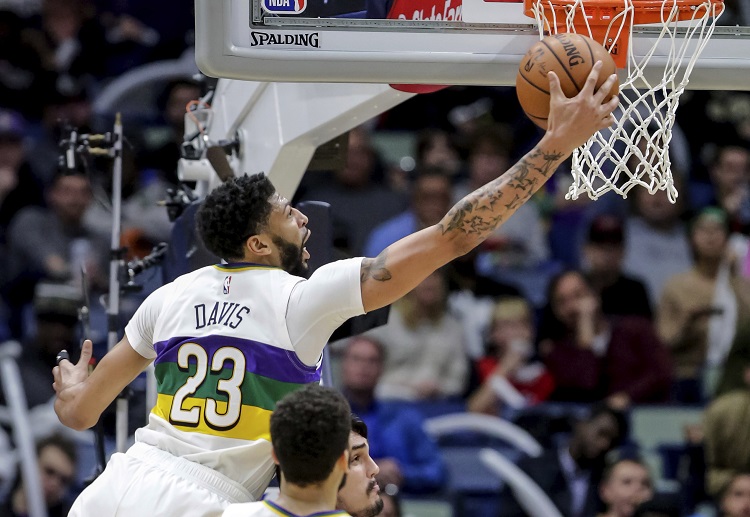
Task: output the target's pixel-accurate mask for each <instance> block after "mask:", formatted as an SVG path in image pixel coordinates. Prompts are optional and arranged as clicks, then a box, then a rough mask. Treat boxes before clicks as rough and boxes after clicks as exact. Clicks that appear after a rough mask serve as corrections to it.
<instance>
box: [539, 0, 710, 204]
mask: <svg viewBox="0 0 750 517" xmlns="http://www.w3.org/2000/svg"><path fill="white" fill-rule="evenodd" d="M698 1H700V0H698ZM622 2H623V8H622V10H621V11H620V12H619V14H618V15H617V16H613V17H612V20H611V22H610V23H609V26H608V28H607V37H606V39H607V40H608V41H617V39H618V37H619V36H620V35H621V33H622V31H627V30H629V29H628V27H632V26H633V24H632V20H633V13H634V8H633V0H622ZM584 3H585V0H570V3H569V4H568V5H566V6H565V10H566V11H567V16H566V20H565V25H566V27H567V28H566V29H565V30H564V31H563V29H560V30H559V31H558V30H557V29H556V27H557V26H558V23H557V22H558V20H557V19H556V16H561V15H560V14H556V11H555V9H553V8H552V5H551V4H550V2H549V0H537V1H536V2H535V3H534V5H533V12H534V15H535V18H536V20H537V23H538V26H539V31H540V36H541V35H542V34H545V33H546V34H554V33H556V32H578V33H583V34H584V35H586V36H591V28H590V27H589V26H588V21H587V22H586V23H587V27H586V29H588V34H586V33H585V32H583V31H582V30H581V29H580V28H578V29H577V28H576V27H575V25H574V23H573V19H574V16H575V15H576V14H578V16H579V17H580V15H581V14H582V13H583V12H585V5H584ZM558 5H559V3H558ZM723 7H724V4H723V3H715V2H711V0H704V1H703V2H702V3H697V2H696V3H695V4H694V6H693V8H692V18H690V19H689V20H683V21H678V19H677V17H678V14H679V6H678V4H677V3H676V2H675V1H674V0H663V1H662V2H661V31H660V32H659V33H657V32H656V31H654V33H653V35H651V34H649V35H648V41H650V40H651V39H654V42H653V45H652V46H651V47H650V49H649V50H648V51H647V52H646V53H645V54H644V55H643V56H642V57H640V58H637V57H636V56H634V55H633V38H632V31H631V33H630V34H629V36H628V37H629V44H628V52H627V72H628V78H627V80H626V81H625V82H624V83H622V84H621V85H620V94H619V97H620V105H619V107H618V109H617V110H616V111H615V114H614V115H615V119H616V122H615V123H614V124H613V125H612V127H611V128H609V129H607V130H604V131H600V132H598V133H596V134H594V136H592V137H591V138H590V139H589V140H588V142H586V144H584V145H583V146H581V147H579V148H578V149H576V151H575V152H574V153H573V166H572V173H573V184H572V185H571V186H570V189H569V190H568V193H567V194H566V199H577V198H578V196H579V195H580V194H581V193H584V192H585V193H586V194H588V196H589V197H590V198H591V199H597V198H598V197H599V196H601V195H602V194H605V193H607V192H609V191H614V192H617V193H618V194H620V195H621V196H622V197H627V193H628V192H629V191H630V189H632V188H633V187H635V186H636V185H640V186H642V187H645V188H647V189H648V191H649V193H651V194H653V193H655V192H656V191H658V190H666V191H667V193H668V195H669V199H670V201H672V202H673V203H674V202H675V200H676V198H677V190H676V189H675V186H674V182H673V180H672V173H671V171H670V158H669V142H670V140H671V139H672V127H673V125H674V121H675V112H676V111H677V106H678V104H679V99H680V95H682V92H683V91H684V90H685V86H686V85H687V83H688V78H689V76H690V73H691V72H692V70H693V66H694V65H695V63H696V61H697V60H698V56H700V54H701V52H702V51H703V48H704V47H705V45H706V43H707V42H708V40H709V38H710V37H711V34H713V31H714V28H715V27H716V20H717V18H718V17H719V15H720V14H721V13H722V11H723ZM545 8H546V11H545ZM656 8H657V9H658V3H657V7H656ZM683 9H685V7H684V6H683ZM545 17H546V18H545ZM628 18H629V19H628ZM584 19H586V17H585V16H584ZM627 21H630V22H631V23H630V24H628V23H626V22H627ZM656 27H658V25H656ZM641 41H647V40H646V39H645V38H641ZM657 49H658V50H659V52H658V54H660V55H666V56H667V57H666V63H665V64H664V72H663V75H662V76H661V77H660V78H659V77H657V76H658V73H654V70H653V68H652V69H651V70H650V71H649V72H646V70H645V69H646V66H647V65H648V63H649V61H650V60H651V58H652V56H654V54H656V53H657V52H656V51H657ZM639 53H640V52H639Z"/></svg>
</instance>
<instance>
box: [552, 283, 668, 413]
mask: <svg viewBox="0 0 750 517" xmlns="http://www.w3.org/2000/svg"><path fill="white" fill-rule="evenodd" d="M549 303H550V307H551V312H552V314H553V315H554V316H555V318H556V319H557V320H558V321H559V322H560V323H561V326H562V330H563V334H561V335H560V337H559V338H556V339H550V340H548V341H547V342H545V343H541V344H540V351H541V353H542V357H543V359H544V362H545V364H546V365H547V368H549V370H550V372H551V373H552V376H553V377H554V379H555V385H556V388H555V392H554V393H553V395H552V398H553V399H555V400H560V401H568V402H590V401H598V400H602V399H604V398H606V399H607V400H608V401H609V402H610V404H612V405H613V406H615V407H618V408H626V407H628V406H629V405H630V404H631V403H636V404H639V403H644V402H662V401H664V400H666V399H667V397H668V394H669V387H670V372H671V365H670V361H669V356H668V354H667V350H666V349H665V348H664V346H663V345H662V344H661V342H660V341H659V338H658V337H657V335H656V331H655V330H654V328H653V326H652V325H651V323H650V322H649V321H648V320H646V319H645V318H638V317H633V316H620V317H606V316H604V314H602V311H601V301H600V299H599V297H598V295H597V294H596V293H595V292H594V290H593V289H592V288H591V286H590V285H589V283H588V281H587V280H586V277H584V275H583V274H582V273H580V272H578V271H567V272H564V273H562V274H560V275H558V276H557V277H556V278H555V279H553V281H552V282H551V283H550V287H549Z"/></svg>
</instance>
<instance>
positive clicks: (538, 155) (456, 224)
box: [438, 149, 564, 237]
mask: <svg viewBox="0 0 750 517" xmlns="http://www.w3.org/2000/svg"><path fill="white" fill-rule="evenodd" d="M563 156H564V155H563V153H559V152H548V151H543V150H541V149H535V150H534V151H532V152H531V153H530V154H529V155H528V156H526V157H525V158H523V159H522V160H521V161H519V162H518V163H517V164H516V165H515V166H514V167H513V168H512V169H510V170H509V171H508V172H507V173H506V174H503V175H502V176H500V177H499V178H497V179H496V180H494V181H492V182H490V183H488V184H487V185H485V186H483V187H481V188H479V189H477V190H476V191H474V192H472V193H471V194H469V195H468V196H466V197H465V198H464V199H462V200H461V201H459V202H458V204H456V206H454V207H453V208H452V209H451V210H450V211H449V212H448V214H447V216H446V219H444V220H443V222H441V223H439V224H438V227H439V228H440V230H441V231H442V233H443V235H445V234H447V233H448V232H461V233H463V234H466V235H477V236H480V237H481V236H487V235H489V234H490V233H491V232H493V231H494V230H495V229H496V228H497V227H498V226H500V224H501V223H502V222H503V220H504V219H505V218H506V217H507V215H508V214H507V212H508V211H513V210H516V209H517V208H518V207H519V206H521V205H522V204H523V203H525V202H526V201H527V200H528V199H529V198H530V197H531V195H532V194H533V193H534V192H536V190H537V188H538V187H539V186H540V185H541V184H542V183H544V181H546V179H547V178H548V177H549V176H550V175H551V174H552V172H554V170H555V169H556V168H557V165H558V164H559V162H560V160H561V159H562V158H563ZM503 198H505V199H503ZM501 199H503V201H505V202H502V203H500V207H496V206H495V205H496V203H497V202H498V201H500V200H501ZM446 220H447V223H446V222H445V221H446Z"/></svg>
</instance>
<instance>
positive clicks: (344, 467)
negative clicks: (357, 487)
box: [336, 449, 349, 473]
mask: <svg viewBox="0 0 750 517" xmlns="http://www.w3.org/2000/svg"><path fill="white" fill-rule="evenodd" d="M336 466H337V467H338V468H339V469H341V471H342V472H344V473H348V472H349V449H346V450H345V451H344V452H342V453H341V456H339V459H338V460H336Z"/></svg>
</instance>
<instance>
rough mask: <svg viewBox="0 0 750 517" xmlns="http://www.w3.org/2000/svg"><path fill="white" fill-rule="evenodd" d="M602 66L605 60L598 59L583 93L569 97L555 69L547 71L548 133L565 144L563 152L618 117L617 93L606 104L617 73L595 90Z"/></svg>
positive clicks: (577, 145)
mask: <svg viewBox="0 0 750 517" xmlns="http://www.w3.org/2000/svg"><path fill="white" fill-rule="evenodd" d="M601 68H602V62H601V61H597V62H596V64H594V67H593V68H592V69H591V73H590V74H589V76H588V78H587V79H586V83H585V84H584V86H583V88H582V89H581V91H580V93H579V94H578V95H576V96H575V97H572V98H570V99H569V98H567V97H566V96H565V94H564V93H563V91H562V88H561V87H560V79H559V78H558V77H557V75H555V73H554V72H549V74H548V78H549V86H550V113H549V119H548V125H547V135H548V136H550V137H552V138H554V139H555V140H556V141H558V142H559V143H560V144H561V145H563V146H564V147H565V148H564V149H562V150H563V151H572V150H573V149H575V148H576V147H579V146H581V145H583V144H584V143H585V142H586V140H588V139H589V137H591V135H593V134H594V133H595V132H597V131H599V130H601V129H604V128H607V127H609V126H610V125H612V123H613V122H614V120H615V119H614V116H613V115H612V112H613V111H614V110H615V109H616V108H617V105H618V104H619V102H620V101H619V99H618V98H617V96H614V97H612V98H611V99H610V100H609V101H607V102H606V103H605V102H604V99H605V98H606V97H607V95H609V92H610V90H611V89H612V87H613V86H614V85H615V83H616V82H617V75H616V74H612V75H611V76H610V77H608V78H607V80H606V81H605V82H604V83H603V84H602V86H601V87H600V88H599V89H598V90H596V83H597V80H598V79H599V72H600V71H601ZM595 90H596V91H595Z"/></svg>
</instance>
